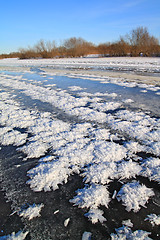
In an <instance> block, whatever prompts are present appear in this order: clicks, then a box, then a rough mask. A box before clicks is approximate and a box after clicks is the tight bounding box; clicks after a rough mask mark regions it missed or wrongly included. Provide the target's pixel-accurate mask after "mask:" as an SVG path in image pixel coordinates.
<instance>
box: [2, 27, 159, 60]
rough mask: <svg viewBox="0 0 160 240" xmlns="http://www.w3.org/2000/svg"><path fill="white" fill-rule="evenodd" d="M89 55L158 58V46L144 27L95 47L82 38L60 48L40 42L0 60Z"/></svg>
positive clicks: (156, 41) (70, 39)
mask: <svg viewBox="0 0 160 240" xmlns="http://www.w3.org/2000/svg"><path fill="white" fill-rule="evenodd" d="M89 54H99V55H100V56H103V57H106V56H112V57H119V56H134V57H137V56H147V57H151V56H154V57H156V56H160V44H159V41H158V39H157V38H155V37H154V36H152V35H151V34H150V33H149V32H148V30H147V28H146V27H138V28H136V29H133V30H132V31H131V32H130V33H129V34H126V35H125V36H124V37H120V39H119V40H118V41H116V42H112V43H111V42H107V43H102V44H99V45H95V44H93V43H92V42H88V41H86V40H84V39H83V38H76V37H72V38H69V39H67V40H64V41H63V43H62V44H61V45H60V46H57V45H56V43H55V41H52V42H51V41H44V40H40V41H39V42H38V43H37V44H36V45H34V46H33V47H28V48H21V49H19V51H18V52H17V53H10V54H2V55H0V57H1V58H5V57H18V58H20V59H29V58H62V57H84V56H87V55H89Z"/></svg>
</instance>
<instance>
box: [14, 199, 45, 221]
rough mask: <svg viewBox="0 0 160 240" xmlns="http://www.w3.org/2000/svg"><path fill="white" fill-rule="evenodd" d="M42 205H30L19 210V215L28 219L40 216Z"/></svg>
mask: <svg viewBox="0 0 160 240" xmlns="http://www.w3.org/2000/svg"><path fill="white" fill-rule="evenodd" d="M43 207H44V204H43V203H41V204H33V205H30V206H29V207H28V208H27V209H25V210H23V211H22V212H20V214H19V216H20V217H24V218H28V219H29V220H31V219H33V218H35V217H40V216H41V215H40V211H41V210H42V208H43Z"/></svg>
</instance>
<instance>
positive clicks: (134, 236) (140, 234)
mask: <svg viewBox="0 0 160 240" xmlns="http://www.w3.org/2000/svg"><path fill="white" fill-rule="evenodd" d="M116 233H117V234H115V233H112V234H111V240H152V238H149V237H148V235H149V234H151V233H149V232H146V231H143V230H137V231H135V232H132V230H131V229H130V228H129V227H126V226H123V227H121V228H118V229H116Z"/></svg>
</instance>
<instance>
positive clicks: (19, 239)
mask: <svg viewBox="0 0 160 240" xmlns="http://www.w3.org/2000/svg"><path fill="white" fill-rule="evenodd" d="M28 233H29V232H22V231H19V232H17V233H15V232H13V233H11V234H10V235H6V236H2V237H0V240H23V239H25V238H26V236H27V234H28Z"/></svg>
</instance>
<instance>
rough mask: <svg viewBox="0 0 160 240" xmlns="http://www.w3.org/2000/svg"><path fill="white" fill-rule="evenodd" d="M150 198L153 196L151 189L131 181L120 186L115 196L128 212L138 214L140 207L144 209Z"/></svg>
mask: <svg viewBox="0 0 160 240" xmlns="http://www.w3.org/2000/svg"><path fill="white" fill-rule="evenodd" d="M152 196H154V192H153V191H152V189H150V188H147V187H146V186H145V185H140V183H139V182H137V181H133V182H131V183H127V184H125V185H123V186H122V188H121V189H120V191H119V192H118V194H117V200H118V201H122V202H123V205H124V206H126V210H127V211H128V212H129V211H131V210H133V211H134V212H138V211H139V210H140V208H141V207H140V206H142V207H145V204H146V202H147V201H148V199H149V198H150V197H152Z"/></svg>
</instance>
